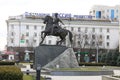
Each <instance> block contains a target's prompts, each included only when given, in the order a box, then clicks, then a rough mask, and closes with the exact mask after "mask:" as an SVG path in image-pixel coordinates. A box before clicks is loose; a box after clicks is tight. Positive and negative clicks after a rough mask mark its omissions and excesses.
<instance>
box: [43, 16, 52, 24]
mask: <svg viewBox="0 0 120 80" xmlns="http://www.w3.org/2000/svg"><path fill="white" fill-rule="evenodd" d="M46 23H50V24H51V23H53V18H52V17H51V16H49V15H47V16H45V18H44V24H46Z"/></svg>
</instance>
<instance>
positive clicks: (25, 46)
mask: <svg viewBox="0 0 120 80" xmlns="http://www.w3.org/2000/svg"><path fill="white" fill-rule="evenodd" d="M61 19H62V21H63V23H64V24H65V25H62V28H65V29H68V30H70V31H71V32H72V33H73V47H74V48H81V49H96V47H99V49H107V50H114V49H116V48H117V47H118V44H119V27H118V25H119V24H118V22H111V21H109V20H91V19H78V18H74V17H71V18H61ZM6 23H7V48H8V50H10V49H12V50H13V51H16V52H19V53H24V52H25V50H30V51H32V50H34V48H35V47H36V46H38V45H39V43H40V41H41V31H43V30H44V29H45V24H43V17H39V18H38V17H36V16H31V17H28V16H27V17H26V16H25V15H24V14H23V15H21V16H19V17H18V16H17V17H10V18H9V19H8V20H6ZM57 40H59V38H58V37H54V36H48V37H46V39H45V41H44V44H49V45H55V44H56V41H57ZM62 45H66V46H69V39H67V38H66V42H64V44H62ZM30 48H31V49H30ZM21 51H22V52H21Z"/></svg>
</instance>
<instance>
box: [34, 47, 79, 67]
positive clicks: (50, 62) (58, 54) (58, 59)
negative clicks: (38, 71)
mask: <svg viewBox="0 0 120 80" xmlns="http://www.w3.org/2000/svg"><path fill="white" fill-rule="evenodd" d="M37 64H40V65H41V67H44V68H56V66H57V67H60V68H68V67H78V63H77V60H76V57H75V53H74V52H73V49H72V48H67V47H65V46H57V45H41V46H38V47H36V48H35V59H34V67H35V68H36V65H37Z"/></svg>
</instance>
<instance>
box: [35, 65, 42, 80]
mask: <svg viewBox="0 0 120 80" xmlns="http://www.w3.org/2000/svg"><path fill="white" fill-rule="evenodd" d="M40 76H41V65H40V64H37V68H36V80H40Z"/></svg>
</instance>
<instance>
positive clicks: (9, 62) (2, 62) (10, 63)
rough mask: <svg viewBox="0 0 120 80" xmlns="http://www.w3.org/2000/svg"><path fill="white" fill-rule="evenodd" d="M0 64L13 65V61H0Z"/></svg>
mask: <svg viewBox="0 0 120 80" xmlns="http://www.w3.org/2000/svg"><path fill="white" fill-rule="evenodd" d="M0 65H15V62H11V61H0Z"/></svg>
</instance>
